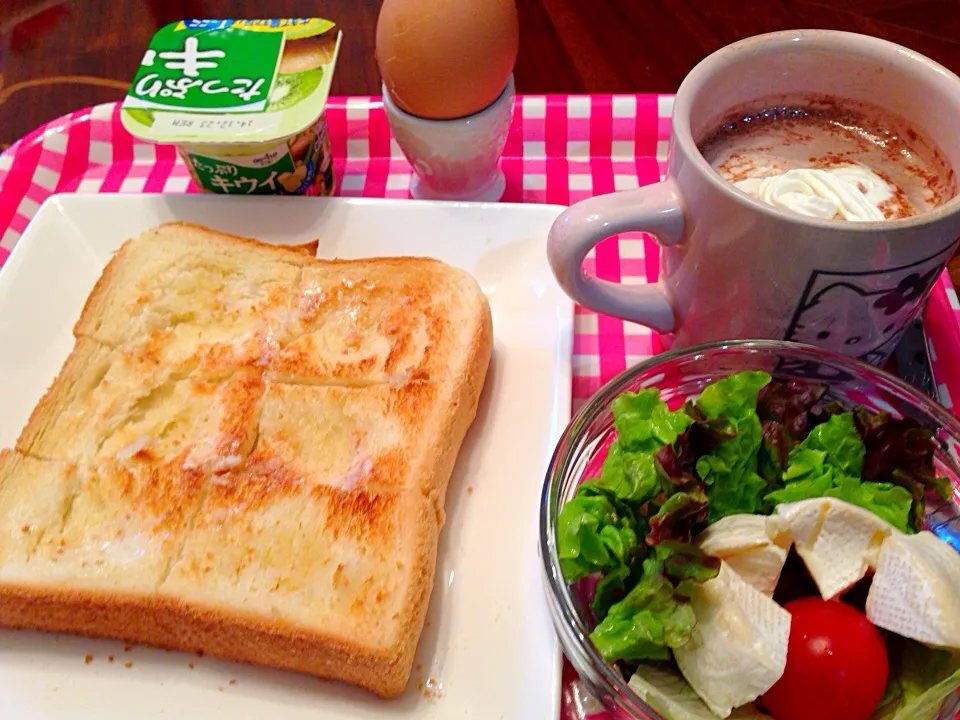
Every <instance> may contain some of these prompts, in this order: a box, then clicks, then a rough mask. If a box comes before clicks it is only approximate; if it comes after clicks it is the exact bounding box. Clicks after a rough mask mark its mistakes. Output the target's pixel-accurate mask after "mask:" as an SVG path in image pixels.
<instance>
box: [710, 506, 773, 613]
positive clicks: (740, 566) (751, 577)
mask: <svg viewBox="0 0 960 720" xmlns="http://www.w3.org/2000/svg"><path fill="white" fill-rule="evenodd" d="M778 539H779V541H780V542H781V543H782V544H778V543H777V542H775V541H774V539H773V538H771V537H770V536H769V535H768V534H767V518H766V517H764V516H763V515H749V514H741V515H728V516H727V517H725V518H722V519H720V520H718V521H717V522H715V523H714V524H713V525H711V526H710V527H708V528H707V529H706V530H704V531H703V532H702V533H701V534H700V536H699V537H698V538H697V544H698V545H699V546H700V549H701V550H703V552H705V553H706V554H707V555H710V556H712V557H716V558H720V559H721V560H724V561H726V563H727V565H729V566H730V569H731V570H733V571H735V572H736V573H737V575H739V576H740V577H741V578H743V580H745V581H746V582H747V583H748V584H749V585H752V586H753V587H754V588H756V589H757V590H759V591H760V592H762V593H763V594H764V595H767V596H771V597H772V596H773V591H774V590H775V589H776V587H777V582H778V581H779V580H780V572H781V571H782V570H783V564H784V563H785V562H786V561H787V552H788V551H789V550H790V542H789V540H788V539H786V538H784V537H782V536H781V537H780V538H778Z"/></svg>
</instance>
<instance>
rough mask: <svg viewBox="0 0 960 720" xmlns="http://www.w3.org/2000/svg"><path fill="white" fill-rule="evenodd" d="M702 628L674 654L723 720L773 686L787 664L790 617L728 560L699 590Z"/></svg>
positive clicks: (697, 601) (697, 609) (696, 605)
mask: <svg viewBox="0 0 960 720" xmlns="http://www.w3.org/2000/svg"><path fill="white" fill-rule="evenodd" d="M691 599H692V602H693V608H694V611H695V612H696V614H697V624H696V626H695V627H694V629H693V634H692V635H691V637H690V640H689V641H688V642H687V643H686V644H685V645H683V646H682V647H679V648H676V649H675V650H674V652H673V654H674V658H675V659H676V661H677V666H678V667H679V668H680V672H681V673H683V676H684V678H686V680H687V682H688V683H690V687H692V688H693V689H694V691H695V692H696V693H697V695H699V696H700V699H701V700H703V702H704V704H706V706H707V707H709V708H710V709H711V710H712V711H713V712H714V713H716V714H717V715H718V716H720V717H721V718H725V717H728V716H729V715H730V713H731V712H732V711H733V709H734V708H736V707H740V706H741V705H745V704H747V703H749V702H753V701H754V700H756V699H757V698H758V697H760V696H761V695H762V694H763V693H765V692H766V691H767V690H769V689H770V688H771V687H773V685H774V683H776V682H777V680H779V679H780V676H781V675H783V670H784V668H785V667H786V664H787V641H788V639H789V637H790V613H789V612H787V611H786V610H784V609H783V608H782V607H780V606H779V605H777V603H775V602H774V601H773V600H771V599H770V598H768V597H767V596H766V595H764V594H763V593H761V592H760V591H758V590H756V589H755V588H753V587H752V586H751V585H749V584H747V582H745V581H744V580H743V579H742V578H741V577H740V576H739V575H737V573H735V572H734V571H733V570H731V569H730V566H729V565H728V564H727V563H726V562H722V563H721V565H720V573H719V574H718V575H717V577H715V578H714V579H713V580H710V581H709V582H706V583H704V584H703V585H701V586H699V587H697V588H696V589H695V590H694V593H693V596H692V598H691Z"/></svg>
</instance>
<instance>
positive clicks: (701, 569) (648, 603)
mask: <svg viewBox="0 0 960 720" xmlns="http://www.w3.org/2000/svg"><path fill="white" fill-rule="evenodd" d="M674 555H680V556H681V557H682V559H681V560H679V561H677V562H671V558H672V557H673V556H674ZM719 565H720V563H719V561H717V560H716V559H715V558H709V557H706V556H705V555H703V554H702V553H700V551H699V550H698V549H697V548H696V547H695V546H693V545H688V544H685V543H670V542H665V543H663V544H661V545H658V546H657V547H656V548H655V550H654V553H653V554H652V555H651V556H650V557H648V558H647V559H646V560H644V561H643V575H642V576H641V577H640V579H639V581H638V582H637V584H636V585H635V586H634V587H633V589H632V590H630V592H628V593H627V595H626V596H625V597H624V598H623V599H622V600H620V601H619V602H617V603H615V604H614V605H613V606H611V607H610V610H609V612H608V613H607V615H606V617H604V619H603V620H602V621H601V622H600V623H599V624H598V625H597V626H596V628H594V630H593V632H592V633H590V639H591V640H592V641H593V644H594V645H595V646H596V648H597V650H598V651H599V652H600V654H601V655H602V656H603V657H604V658H605V659H606V660H607V661H608V662H616V661H618V660H632V661H637V660H668V659H669V658H670V651H669V648H675V647H680V646H681V645H683V644H684V643H686V642H687V641H689V640H690V633H691V632H692V631H693V626H694V624H695V623H696V617H695V615H694V612H693V606H692V605H691V604H690V599H689V597H688V595H689V592H688V591H689V586H690V585H691V583H693V582H697V581H700V582H705V581H706V580H708V579H710V578H711V577H716V574H717V572H718V571H719ZM670 572H676V573H678V574H676V575H673V576H672V577H671V576H670V575H669V573H670ZM678 585H681V586H683V587H682V590H685V591H687V592H686V593H684V592H678V587H677V586H678Z"/></svg>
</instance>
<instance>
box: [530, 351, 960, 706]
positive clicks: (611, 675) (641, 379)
mask: <svg viewBox="0 0 960 720" xmlns="http://www.w3.org/2000/svg"><path fill="white" fill-rule="evenodd" d="M744 370H763V371H765V372H767V373H769V374H770V375H771V376H772V377H773V379H774V380H781V381H789V380H795V381H802V382H806V383H820V384H825V385H827V386H828V388H829V389H828V391H827V394H826V396H825V399H827V400H831V401H837V402H839V403H841V404H842V405H844V406H846V407H847V408H853V407H855V406H858V405H859V406H863V407H865V408H866V409H868V410H870V411H873V412H881V411H886V412H889V413H890V414H891V415H893V416H894V417H910V418H913V419H914V420H916V421H917V422H919V423H920V424H921V425H923V426H926V427H929V428H931V429H932V430H934V432H935V436H936V438H937V440H938V445H939V448H938V449H937V451H936V453H935V457H934V464H935V466H936V470H937V472H938V475H940V476H943V477H946V478H948V479H949V480H950V481H951V482H952V487H953V498H952V502H950V501H945V500H943V499H942V497H941V496H940V495H938V494H936V493H934V492H932V491H931V492H929V493H928V494H927V496H926V498H925V500H926V502H925V511H924V512H925V514H924V529H927V530H930V531H932V532H934V533H935V534H937V535H938V536H939V537H940V538H941V539H942V540H944V541H945V542H947V543H949V544H950V545H952V546H953V547H954V548H955V549H957V550H958V552H960V512H958V506H960V422H958V420H957V418H955V417H954V416H953V415H952V414H951V413H950V412H948V411H947V410H946V409H944V408H943V407H942V406H940V405H939V404H937V403H936V402H934V401H933V400H931V399H929V398H927V397H926V396H924V395H922V394H920V393H919V392H918V391H916V390H915V389H913V388H912V387H910V386H909V385H907V384H906V383H904V382H903V381H901V380H899V379H897V378H895V377H893V376H892V375H890V374H888V373H886V372H883V371H881V370H878V369H877V368H874V367H872V366H869V365H867V364H865V363H862V362H860V361H858V360H853V359H850V358H846V357H843V356H840V355H836V354H834V353H830V352H827V351H823V350H819V349H817V348H813V347H809V346H805V345H800V344H795V343H787V342H779V341H730V342H720V343H712V344H709V345H701V346H698V347H694V348H688V349H684V350H678V351H672V352H667V353H663V354H660V355H658V356H656V357H654V358H652V359H650V360H648V361H647V362H644V363H641V364H639V365H637V366H635V367H633V368H630V369H629V370H627V371H626V372H624V373H622V374H621V375H619V376H618V377H616V378H614V379H613V380H611V381H610V382H609V383H607V384H606V385H605V386H604V387H603V388H602V389H601V390H600V391H598V392H597V394H596V395H594V396H593V397H592V398H591V399H590V400H589V401H588V402H587V403H586V404H585V405H584V406H583V407H582V408H581V409H580V410H579V412H577V414H576V416H575V417H574V418H573V420H572V421H571V422H570V424H569V425H568V426H567V428H566V430H565V431H564V433H563V435H562V436H561V438H560V441H559V443H558V445H557V448H556V451H555V452H554V455H553V458H552V460H551V462H550V466H549V469H548V471H547V476H546V480H545V483H544V488H543V495H542V500H541V509H540V556H541V560H542V567H543V572H544V577H545V584H546V592H547V601H548V604H549V606H550V611H551V615H552V617H553V622H554V625H555V627H556V630H557V633H558V636H559V638H560V642H561V645H562V647H563V650H564V652H565V654H566V656H567V658H568V659H569V660H570V662H571V664H572V665H573V667H574V669H575V670H576V671H577V673H578V674H579V676H580V680H581V682H582V683H583V684H584V685H585V686H586V688H587V689H588V690H589V691H590V692H591V693H592V694H593V695H594V696H595V697H596V698H597V699H598V700H599V701H600V702H601V703H602V704H603V705H604V706H605V707H606V708H607V709H608V710H609V711H610V712H611V713H613V715H614V716H615V717H623V718H644V719H647V718H649V719H650V720H676V718H677V717H684V718H694V717H702V715H697V714H695V713H691V714H686V713H681V712H678V711H676V708H677V706H676V705H669V706H667V705H665V701H663V700H662V699H660V698H658V696H657V695H656V694H653V695H651V694H650V693H648V692H644V691H643V689H642V688H639V690H640V691H639V692H638V691H636V690H635V688H637V687H638V686H637V685H636V682H634V683H630V682H629V680H630V678H628V677H625V676H624V673H623V672H622V671H621V669H620V668H619V667H618V666H616V665H613V664H610V663H608V662H606V661H605V660H604V659H603V657H602V656H601V655H600V653H599V651H598V650H597V649H596V647H594V645H593V643H592V642H591V641H590V639H589V635H590V632H591V629H592V626H591V620H590V617H591V615H590V611H589V608H588V602H587V599H585V598H584V596H583V592H582V588H583V584H582V581H580V582H578V583H574V584H569V583H568V582H567V581H566V580H565V579H564V577H563V574H562V572H561V568H560V561H559V557H558V551H557V542H558V537H557V521H558V516H559V514H560V510H561V508H562V507H563V505H564V503H565V502H567V501H568V500H570V499H571V498H572V497H573V496H574V494H575V493H576V490H577V487H578V486H579V484H580V483H581V482H583V481H584V480H586V479H589V478H594V477H597V476H598V475H599V472H600V468H601V465H602V462H603V459H604V457H605V456H606V449H607V447H608V446H609V444H610V442H611V441H612V440H613V439H614V437H615V431H614V428H613V412H612V407H611V405H612V403H613V401H614V399H615V398H617V397H618V396H619V395H621V394H622V393H624V392H626V391H630V392H637V391H638V390H640V389H642V388H650V387H656V388H658V389H659V390H660V397H661V399H663V400H664V401H665V402H666V403H667V405H668V406H669V408H670V409H676V408H679V407H680V406H681V405H682V404H683V403H684V402H685V401H686V400H688V399H691V400H693V399H696V397H697V396H698V395H699V394H700V392H701V390H702V389H703V388H704V387H705V386H707V385H709V384H711V383H712V382H715V381H717V380H720V379H722V378H724V377H727V376H729V375H731V374H733V373H736V372H740V371H744ZM957 601H958V602H960V594H958V600H957ZM651 672H653V671H651ZM648 679H649V680H650V681H651V682H654V681H656V680H657V678H648ZM654 684H655V682H654ZM641 685H642V683H641ZM694 699H695V698H694ZM938 705H939V707H936V708H934V709H931V710H930V715H929V720H940V719H941V718H943V719H946V718H956V717H960V690H954V692H953V693H952V694H951V695H949V696H948V697H947V698H946V699H944V700H942V701H941V702H939V703H938ZM671 708H674V709H671ZM704 709H705V706H704ZM735 716H736V714H735ZM751 717H753V715H751ZM891 717H892V716H891ZM911 720H927V717H923V718H920V717H917V718H915V719H914V718H911Z"/></svg>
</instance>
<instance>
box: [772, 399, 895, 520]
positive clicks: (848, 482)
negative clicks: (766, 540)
mask: <svg viewBox="0 0 960 720" xmlns="http://www.w3.org/2000/svg"><path fill="white" fill-rule="evenodd" d="M864 455H865V448H864V445H863V441H862V440H861V439H860V434H859V433H858V432H857V427H856V425H855V423H854V417H853V414H852V413H842V414H839V415H834V416H832V417H831V418H830V419H829V420H828V421H827V422H825V423H822V424H820V425H817V426H816V427H814V428H813V429H812V430H811V431H810V434H809V435H807V437H806V439H805V440H804V441H803V442H801V443H800V444H799V445H797V447H795V448H794V449H793V450H792V451H791V452H790V458H789V462H788V464H787V469H786V471H785V472H784V473H783V481H784V483H785V485H784V487H783V488H781V489H779V490H774V491H773V492H771V493H768V494H767V495H766V496H765V500H766V501H767V502H770V503H773V504H774V505H778V504H780V503H785V502H797V501H799V500H807V499H809V498H815V497H835V498H838V499H840V500H845V501H846V502H849V503H851V504H853V505H857V506H859V507H862V508H864V509H865V510H869V511H870V512H872V513H874V514H875V515H877V516H878V517H880V518H882V519H883V520H886V521H887V522H889V523H890V524H891V525H893V526H894V527H896V528H897V529H899V530H901V531H903V532H913V529H912V527H911V525H910V513H911V506H912V503H913V497H912V495H911V494H910V492H909V491H908V490H906V489H904V488H902V487H900V486H897V485H894V484H892V483H886V482H863V481H861V480H860V472H861V470H862V468H863V462H864Z"/></svg>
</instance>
